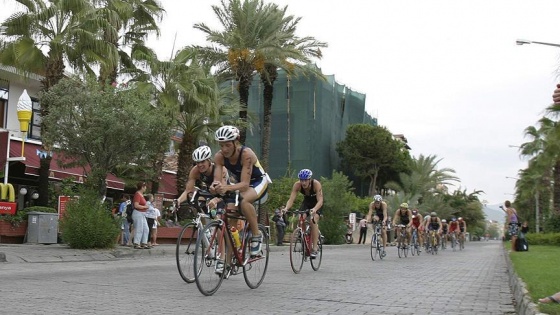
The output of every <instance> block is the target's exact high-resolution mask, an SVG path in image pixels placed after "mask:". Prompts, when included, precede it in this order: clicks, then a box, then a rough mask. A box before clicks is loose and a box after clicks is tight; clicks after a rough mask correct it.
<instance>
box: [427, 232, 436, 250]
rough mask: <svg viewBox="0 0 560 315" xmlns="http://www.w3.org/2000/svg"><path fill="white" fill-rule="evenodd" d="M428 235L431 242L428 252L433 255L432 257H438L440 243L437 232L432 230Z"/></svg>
mask: <svg viewBox="0 0 560 315" xmlns="http://www.w3.org/2000/svg"><path fill="white" fill-rule="evenodd" d="M428 234H429V240H430V247H429V249H428V252H429V253H431V254H432V255H437V253H438V241H437V234H436V230H430V231H429V232H428Z"/></svg>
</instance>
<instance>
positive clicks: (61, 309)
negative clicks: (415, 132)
mask: <svg viewBox="0 0 560 315" xmlns="http://www.w3.org/2000/svg"><path fill="white" fill-rule="evenodd" d="M288 254H289V253H288V246H284V247H280V248H273V250H271V253H270V262H269V268H268V272H267V275H266V278H265V280H264V282H263V284H262V285H261V286H260V287H259V288H257V289H255V290H251V289H249V288H248V287H247V285H246V284H245V281H244V279H243V276H242V275H237V276H232V277H231V278H229V279H227V280H225V281H224V283H223V284H222V286H221V287H220V289H219V290H218V292H216V294H214V295H213V296H210V297H206V296H203V295H202V294H201V293H200V292H199V291H198V289H197V287H196V284H187V283H185V282H183V280H181V278H180V277H179V274H178V273H177V270H176V266H175V260H174V256H172V255H169V254H167V255H159V256H158V255H153V256H137V257H132V258H121V259H112V260H101V261H79V262H57V263H52V262H46V263H3V264H0V294H1V297H0V313H1V314H199V313H204V314H205V313H228V314H515V310H514V305H513V302H512V294H511V291H510V288H509V285H508V274H507V271H506V262H505V258H504V251H503V248H502V243H501V242H498V241H495V242H493V241H490V242H471V243H467V247H466V249H465V250H464V251H457V252H452V251H451V250H446V251H443V252H441V251H440V253H439V254H438V255H436V256H432V255H426V254H425V253H422V254H421V255H420V256H419V257H417V256H416V257H412V256H410V255H409V256H408V257H407V258H398V257H397V252H396V248H394V247H391V248H388V255H387V257H386V258H385V259H384V260H382V261H372V260H371V258H370V254H369V245H344V246H326V247H325V248H324V252H323V262H322V265H321V268H320V270H319V271H313V270H312V269H311V266H310V264H309V263H306V264H304V266H303V269H302V271H301V273H300V274H294V273H293V272H292V270H291V268H290V263H289V255H288Z"/></svg>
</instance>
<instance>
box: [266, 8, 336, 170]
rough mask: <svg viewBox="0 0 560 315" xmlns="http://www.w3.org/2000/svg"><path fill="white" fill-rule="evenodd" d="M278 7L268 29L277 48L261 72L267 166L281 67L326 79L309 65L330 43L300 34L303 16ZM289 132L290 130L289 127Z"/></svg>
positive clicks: (271, 50) (271, 52)
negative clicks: (297, 31) (298, 32)
mask: <svg viewBox="0 0 560 315" xmlns="http://www.w3.org/2000/svg"><path fill="white" fill-rule="evenodd" d="M273 7H274V10H277V13H278V14H277V15H276V16H275V19H274V20H271V21H269V22H270V24H271V27H270V28H269V30H270V31H271V32H274V33H275V34H270V37H276V38H277V43H276V45H275V47H273V48H272V49H270V52H269V53H268V54H267V55H264V57H265V58H266V60H265V65H264V67H263V68H262V70H261V71H260V72H259V74H260V77H261V81H262V83H263V134H262V137H261V150H262V154H261V155H262V156H261V158H262V161H261V162H262V164H263V166H264V167H265V169H267V168H268V157H269V152H270V133H271V125H272V123H271V116H272V99H273V97H274V82H275V81H276V79H277V77H278V69H279V68H280V69H282V70H284V71H285V72H286V73H287V74H288V75H289V76H297V75H305V76H310V75H311V76H315V77H319V78H323V79H324V76H323V74H322V73H321V72H320V71H319V70H318V69H317V67H315V66H310V65H309V63H310V62H311V58H316V59H321V58H322V53H321V49H320V48H324V47H327V44H326V43H324V42H321V41H318V40H316V39H315V38H313V37H298V36H296V34H295V33H296V29H297V25H298V23H299V21H300V20H301V18H296V17H294V16H293V15H286V11H287V9H288V6H285V7H284V8H282V9H280V8H278V6H276V5H273ZM288 132H289V129H288Z"/></svg>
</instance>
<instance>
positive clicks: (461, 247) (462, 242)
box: [459, 232, 465, 250]
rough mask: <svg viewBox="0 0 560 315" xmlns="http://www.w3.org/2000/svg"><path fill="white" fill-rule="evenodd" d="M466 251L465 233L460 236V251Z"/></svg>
mask: <svg viewBox="0 0 560 315" xmlns="http://www.w3.org/2000/svg"><path fill="white" fill-rule="evenodd" d="M463 249H465V232H461V234H460V235H459V250H463Z"/></svg>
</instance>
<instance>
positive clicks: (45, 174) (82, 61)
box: [0, 0, 115, 206]
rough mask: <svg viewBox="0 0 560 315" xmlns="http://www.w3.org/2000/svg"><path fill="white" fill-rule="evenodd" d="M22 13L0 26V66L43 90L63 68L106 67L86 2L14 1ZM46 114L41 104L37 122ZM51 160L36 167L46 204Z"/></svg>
mask: <svg viewBox="0 0 560 315" xmlns="http://www.w3.org/2000/svg"><path fill="white" fill-rule="evenodd" d="M18 2H19V3H20V4H21V5H22V6H23V8H24V10H23V11H21V12H16V13H14V14H12V15H11V16H10V17H9V18H8V19H6V20H5V21H4V22H2V23H1V24H0V39H1V44H0V64H3V65H7V66H13V67H15V69H17V70H18V71H21V72H22V73H23V74H26V75H29V74H39V75H42V76H43V79H42V80H41V82H42V86H43V88H44V89H46V90H48V89H49V88H51V87H52V86H54V85H55V84H56V83H58V82H59V81H60V80H61V79H62V78H63V77H64V71H65V69H66V65H69V66H70V67H71V68H72V69H74V70H85V71H88V72H93V69H92V68H91V67H90V65H91V64H98V65H102V66H111V64H110V63H111V62H112V59H111V58H107V57H108V56H113V55H115V53H114V50H113V46H111V45H110V44H109V43H107V42H105V41H103V39H101V38H99V37H98V36H97V30H98V29H99V25H100V24H99V23H98V22H99V21H96V18H95V16H94V15H92V13H93V12H94V10H93V6H92V5H91V2H90V1H88V0H49V1H46V0H28V1H18ZM49 113H50V106H49V104H48V103H45V102H42V103H41V117H43V118H44V117H46V116H48V114H49ZM49 131H50V130H49V129H48V128H47V127H46V125H45V124H44V123H41V136H42V137H43V139H42V141H43V148H44V149H45V150H46V151H50V150H51V149H52V143H49V142H48V140H46V139H44V136H45V135H46V134H48V132H49ZM51 160H52V157H51V156H50V155H47V156H46V157H45V158H42V159H41V161H40V169H39V199H38V200H37V204H38V205H41V206H46V205H47V203H48V185H49V171H50V163H51Z"/></svg>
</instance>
